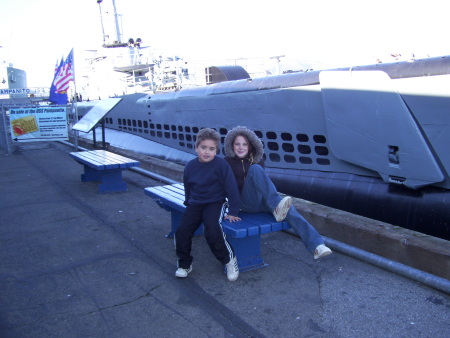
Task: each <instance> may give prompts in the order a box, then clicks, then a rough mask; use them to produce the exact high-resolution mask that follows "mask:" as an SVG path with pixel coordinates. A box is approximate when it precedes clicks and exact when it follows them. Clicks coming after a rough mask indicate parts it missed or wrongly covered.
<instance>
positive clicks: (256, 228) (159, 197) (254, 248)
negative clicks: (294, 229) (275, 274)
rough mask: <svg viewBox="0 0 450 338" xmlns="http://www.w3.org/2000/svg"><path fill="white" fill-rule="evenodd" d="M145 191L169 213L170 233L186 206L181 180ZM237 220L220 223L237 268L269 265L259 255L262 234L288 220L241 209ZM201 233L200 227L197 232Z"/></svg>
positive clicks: (243, 269) (282, 228) (287, 227)
mask: <svg viewBox="0 0 450 338" xmlns="http://www.w3.org/2000/svg"><path fill="white" fill-rule="evenodd" d="M144 192H145V194H146V195H148V196H150V197H151V198H153V199H154V200H155V201H156V202H157V203H158V204H159V206H160V207H162V208H163V209H165V210H168V211H170V213H171V232H170V233H169V234H168V235H166V237H173V235H174V233H175V231H176V230H177V228H178V225H179V224H180V221H181V217H182V215H183V213H184V209H185V208H186V207H185V206H184V204H183V202H184V186H183V184H172V185H165V186H158V187H150V188H145V189H144ZM239 217H240V218H241V219H242V220H241V221H239V222H233V223H232V222H229V221H227V220H224V221H223V222H222V227H223V229H224V232H225V234H226V235H227V239H228V242H229V243H230V244H231V245H232V247H233V249H234V252H235V254H236V257H237V260H238V265H239V270H240V271H248V270H252V269H257V268H261V267H265V266H268V264H266V263H265V262H264V260H263V259H262V258H261V235H262V234H266V233H269V232H274V231H280V230H286V229H289V228H290V225H289V223H288V222H286V221H283V222H277V221H276V220H275V218H274V217H273V215H272V214H271V213H257V214H249V213H244V212H241V213H239ZM202 233H203V229H202V227H201V228H200V229H198V230H197V232H196V235H201V234H202Z"/></svg>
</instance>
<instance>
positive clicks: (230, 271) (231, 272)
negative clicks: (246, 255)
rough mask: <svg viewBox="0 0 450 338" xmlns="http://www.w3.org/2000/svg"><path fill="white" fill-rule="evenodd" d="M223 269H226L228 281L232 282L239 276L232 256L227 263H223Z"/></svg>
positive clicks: (237, 267)
mask: <svg viewBox="0 0 450 338" xmlns="http://www.w3.org/2000/svg"><path fill="white" fill-rule="evenodd" d="M225 269H226V270H227V277H228V280H229V281H230V282H234V281H235V280H236V279H238V277H239V266H238V262H237V259H236V256H234V257H233V258H232V259H231V260H230V262H229V263H228V264H225Z"/></svg>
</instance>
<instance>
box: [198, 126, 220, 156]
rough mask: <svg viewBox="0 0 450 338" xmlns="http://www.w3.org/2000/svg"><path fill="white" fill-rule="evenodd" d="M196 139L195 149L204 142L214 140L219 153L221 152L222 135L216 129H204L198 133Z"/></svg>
mask: <svg viewBox="0 0 450 338" xmlns="http://www.w3.org/2000/svg"><path fill="white" fill-rule="evenodd" d="M196 138H197V139H196V141H195V148H197V147H198V145H199V144H200V142H202V141H204V140H213V141H214V142H215V143H216V148H217V152H219V143H220V135H219V133H218V132H217V131H215V130H214V129H211V128H204V129H202V130H200V131H199V132H198V133H197V137H196Z"/></svg>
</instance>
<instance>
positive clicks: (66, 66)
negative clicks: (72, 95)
mask: <svg viewBox="0 0 450 338" xmlns="http://www.w3.org/2000/svg"><path fill="white" fill-rule="evenodd" d="M72 65H73V49H72V50H71V51H70V53H69V55H68V56H67V58H66V61H65V62H64V63H63V64H61V65H60V66H59V69H58V72H57V74H56V75H55V79H54V80H53V84H54V85H55V88H56V92H57V93H67V91H68V90H69V84H70V82H71V81H75V78H74V75H73V68H72Z"/></svg>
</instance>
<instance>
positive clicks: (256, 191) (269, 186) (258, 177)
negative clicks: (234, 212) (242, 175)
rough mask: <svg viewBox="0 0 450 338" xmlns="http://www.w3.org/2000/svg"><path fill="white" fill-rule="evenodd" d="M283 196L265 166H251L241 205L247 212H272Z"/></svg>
mask: <svg viewBox="0 0 450 338" xmlns="http://www.w3.org/2000/svg"><path fill="white" fill-rule="evenodd" d="M280 201H281V197H280V195H279V194H278V192H277V189H276V188H275V186H274V184H273V183H272V181H271V180H270V178H269V176H267V173H266V172H265V171H264V169H263V167H261V166H260V165H258V164H253V165H251V166H250V169H249V171H248V174H247V177H246V179H245V183H244V187H243V189H242V193H241V207H242V211H245V212H253V213H256V212H272V211H273V210H274V209H275V208H276V207H277V205H278V203H280Z"/></svg>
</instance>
